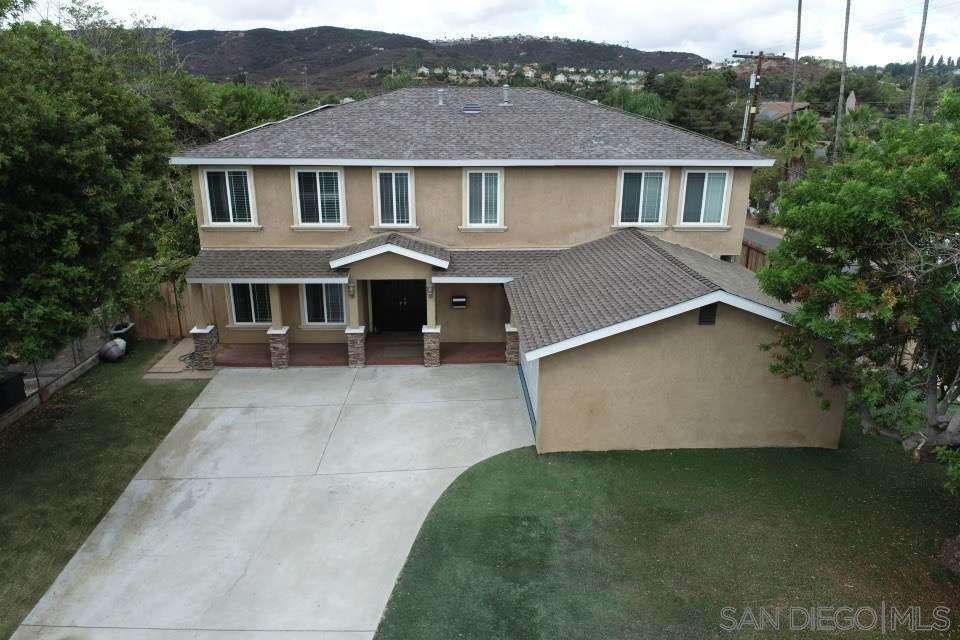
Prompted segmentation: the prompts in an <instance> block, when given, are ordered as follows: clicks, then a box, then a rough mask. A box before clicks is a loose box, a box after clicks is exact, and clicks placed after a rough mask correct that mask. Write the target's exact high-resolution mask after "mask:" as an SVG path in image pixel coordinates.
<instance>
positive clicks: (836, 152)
mask: <svg viewBox="0 0 960 640" xmlns="http://www.w3.org/2000/svg"><path fill="white" fill-rule="evenodd" d="M848 33H850V0H847V16H846V18H844V21H843V59H842V60H841V61H840V96H839V97H838V98H837V133H836V135H835V136H834V137H833V161H834V162H836V161H837V160H839V159H840V140H841V137H840V136H841V135H842V133H841V132H842V131H843V108H844V106H845V105H844V103H843V92H844V88H845V87H844V85H845V84H846V82H847V34H848Z"/></svg>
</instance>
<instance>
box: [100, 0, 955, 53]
mask: <svg viewBox="0 0 960 640" xmlns="http://www.w3.org/2000/svg"><path fill="white" fill-rule="evenodd" d="M101 2H102V3H103V4H104V6H106V7H107V9H108V10H109V11H110V12H111V13H112V14H113V16H114V17H116V18H128V17H129V16H130V14H131V13H136V14H139V15H149V16H155V17H156V18H157V20H158V22H159V23H160V24H162V25H165V26H169V27H173V28H176V29H228V30H229V29H251V28H256V27H267V28H272V29H300V28H304V27H313V26H318V25H333V26H338V27H353V28H363V29H375V30H378V31H389V32H394V33H404V34H408V35H413V36H419V37H422V38H427V39H435V38H455V37H462V36H470V35H476V36H487V35H509V34H517V33H524V34H531V35H556V36H565V37H569V38H583V39H587V40H596V41H602V42H609V43H617V44H624V45H629V46H631V47H634V48H636V49H644V50H657V49H660V50H679V51H690V52H693V53H698V54H700V55H702V56H704V57H707V58H710V59H711V60H722V59H724V58H726V57H727V56H729V55H730V53H731V52H732V51H733V50H734V49H739V50H741V51H745V50H751V49H752V50H757V49H760V48H762V49H763V50H765V51H776V52H787V53H790V54H792V52H793V37H794V32H795V29H796V9H797V6H796V5H797V3H796V0H709V1H707V2H704V1H703V0H655V1H654V0H633V1H630V0H580V1H575V0H472V1H471V2H450V1H449V0H443V1H439V2H438V1H434V0H101ZM844 6H845V3H844V2H843V0H806V1H805V2H804V3H803V11H804V15H803V33H802V36H801V44H800V52H801V55H805V54H806V55H816V56H822V57H826V58H835V59H839V58H840V54H841V43H842V38H843V11H844ZM922 7H923V0H853V9H852V11H851V18H850V20H851V26H850V45H849V52H848V60H849V61H850V63H851V64H871V63H886V62H890V61H894V60H896V61H909V60H912V59H913V57H914V56H915V55H916V46H917V44H916V42H917V36H918V34H919V32H920V14H921V11H922ZM924 53H925V54H927V53H929V54H933V55H934V56H940V55H941V54H942V55H943V56H944V57H949V56H952V57H954V58H956V57H958V56H960V0H930V14H929V17H928V19H927V35H926V41H925V44H924Z"/></svg>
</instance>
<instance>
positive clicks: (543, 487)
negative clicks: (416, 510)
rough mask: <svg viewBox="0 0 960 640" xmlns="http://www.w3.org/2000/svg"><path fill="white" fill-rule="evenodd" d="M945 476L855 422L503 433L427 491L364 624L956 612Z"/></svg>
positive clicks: (503, 633)
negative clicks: (690, 442)
mask: <svg viewBox="0 0 960 640" xmlns="http://www.w3.org/2000/svg"><path fill="white" fill-rule="evenodd" d="M943 481H944V475H943V470H942V468H940V467H939V466H937V465H932V464H928V465H915V464H912V463H911V462H910V461H909V459H908V457H907V456H905V455H904V454H903V452H902V450H901V449H900V448H899V446H898V445H897V444H896V443H893V442H891V441H887V440H883V439H878V438H871V437H866V436H862V435H861V434H859V433H856V432H854V431H848V432H845V433H844V434H843V437H842V440H841V448H840V449H839V450H836V451H829V450H816V449H737V450H684V451H679V450H673V451H646V452H608V453H573V454H549V455H542V456H538V455H537V454H536V452H535V451H534V449H533V448H532V447H531V448H524V449H516V450H513V451H509V452H506V453H503V454H500V455H497V456H494V457H493V458H490V459H488V460H485V461H483V462H481V463H479V464H477V465H475V466H473V467H471V468H470V469H468V470H466V471H465V472H464V473H463V474H462V475H461V476H460V477H459V478H457V480H456V481H455V482H454V483H453V484H452V485H451V486H450V487H449V488H448V489H447V491H446V492H445V493H444V494H443V495H442V496H441V498H440V499H439V500H438V501H437V503H436V504H435V505H434V507H433V509H432V510H431V511H430V513H429V515H428V516H427V518H426V520H425V522H424V524H423V526H422V528H421V530H420V533H419V535H418V537H417V539H416V542H415V543H414V545H413V548H412V550H411V553H410V555H409V557H408V559H407V561H406V564H405V566H404V568H403V570H402V572H401V574H400V577H399V579H398V581H397V584H396V586H395V588H394V590H393V593H392V594H391V597H390V600H389V603H388V605H387V608H386V611H385V613H384V616H383V619H382V621H381V623H380V625H379V629H378V630H377V634H376V636H375V637H376V638H377V640H394V639H399V638H418V640H431V639H434V638H436V639H444V640H449V639H452V638H457V639H472V638H476V639H478V640H479V639H483V640H491V639H495V638H503V639H527V638H530V639H540V638H543V639H548V638H565V639H568V638H583V639H591V640H592V639H596V638H604V639H608V638H631V639H633V638H656V639H658V640H663V639H668V638H722V637H736V638H745V637H764V638H766V637H781V634H777V633H774V632H771V631H770V630H769V629H767V630H764V631H763V632H762V633H757V634H756V635H753V634H752V633H751V632H750V631H749V630H748V631H747V632H739V633H737V634H731V633H727V632H724V631H722V630H721V629H720V627H719V624H720V623H721V622H722V621H723V620H722V619H721V618H720V610H721V608H722V607H725V606H732V607H737V608H738V611H742V610H743V608H744V607H748V606H749V607H754V608H756V607H761V606H765V607H770V608H773V607H781V608H789V607H791V606H804V607H813V606H831V605H833V606H837V605H850V606H879V605H880V602H881V601H883V602H886V603H888V604H889V603H893V604H899V605H918V606H921V607H924V609H925V611H927V615H929V611H930V609H931V608H932V607H933V606H937V605H946V606H949V607H951V608H952V610H953V615H954V620H955V622H954V626H955V627H956V625H957V623H958V622H960V621H958V619H957V614H958V613H960V579H958V578H957V577H956V576H953V575H951V574H949V573H948V572H947V571H946V570H945V569H944V568H943V565H942V563H941V561H940V547H941V545H942V543H943V541H944V540H945V539H946V538H947V537H952V536H955V535H957V533H958V531H960V501H958V500H957V499H956V498H955V497H954V496H951V495H949V494H948V493H947V492H946V491H945V489H944V488H943ZM815 635H823V634H822V633H818V634H815ZM827 635H830V634H827ZM782 637H797V636H796V635H793V636H791V635H790V633H789V632H787V631H783V632H782ZM855 637H857V638H866V637H880V636H879V633H878V634H876V635H875V636H874V635H871V634H870V633H866V634H857V635H856V636H855Z"/></svg>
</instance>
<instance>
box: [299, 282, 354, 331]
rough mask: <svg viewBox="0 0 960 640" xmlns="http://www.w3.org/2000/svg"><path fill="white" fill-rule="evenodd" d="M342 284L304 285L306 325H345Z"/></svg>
mask: <svg viewBox="0 0 960 640" xmlns="http://www.w3.org/2000/svg"><path fill="white" fill-rule="evenodd" d="M343 299H344V297H343V285H342V284H305V285H303V312H304V322H305V323H306V324H343V323H344V322H345V321H346V320H345V312H344V302H343Z"/></svg>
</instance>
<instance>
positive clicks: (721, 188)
mask: <svg viewBox="0 0 960 640" xmlns="http://www.w3.org/2000/svg"><path fill="white" fill-rule="evenodd" d="M732 182H733V179H732V176H731V175H730V171H729V170H727V169H688V170H686V171H684V173H683V185H682V189H681V192H680V212H679V215H678V218H679V220H678V222H679V224H680V225H705V226H718V225H722V224H725V222H726V219H727V206H728V203H729V201H730V187H731V183H732Z"/></svg>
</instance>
